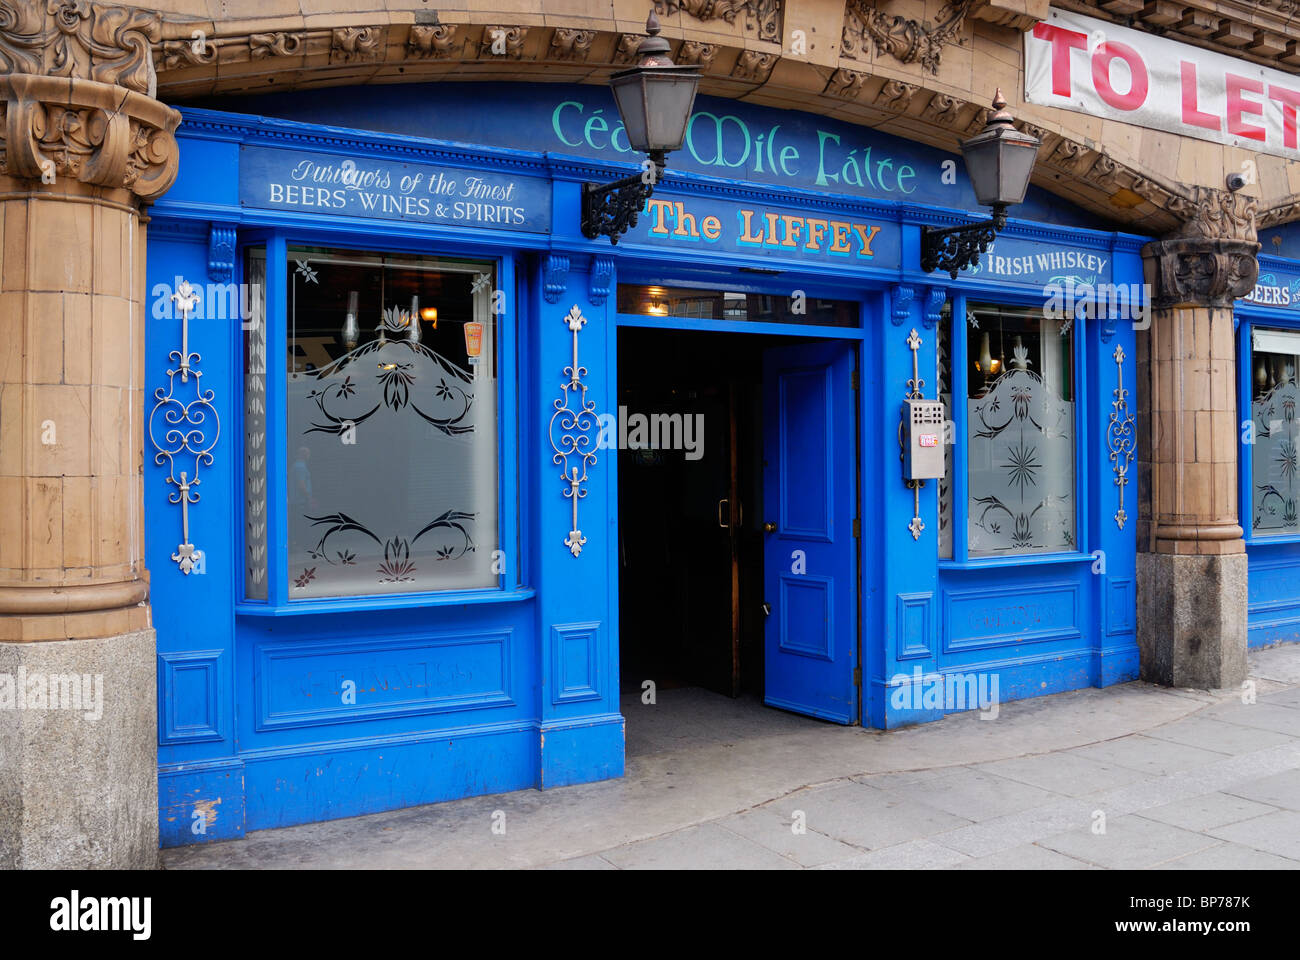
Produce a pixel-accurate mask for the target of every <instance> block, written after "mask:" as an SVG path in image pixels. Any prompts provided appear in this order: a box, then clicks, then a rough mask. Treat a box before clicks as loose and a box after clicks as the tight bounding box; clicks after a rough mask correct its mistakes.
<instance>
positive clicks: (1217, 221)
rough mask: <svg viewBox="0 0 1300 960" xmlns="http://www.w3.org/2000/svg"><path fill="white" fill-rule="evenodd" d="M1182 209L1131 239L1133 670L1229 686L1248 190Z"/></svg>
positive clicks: (1236, 606)
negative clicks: (1180, 222) (1138, 449)
mask: <svg viewBox="0 0 1300 960" xmlns="http://www.w3.org/2000/svg"><path fill="white" fill-rule="evenodd" d="M1195 199H1196V202H1195V204H1193V205H1191V209H1192V211H1193V212H1194V214H1195V215H1194V218H1193V219H1192V220H1191V221H1189V223H1187V224H1185V225H1184V227H1183V229H1182V230H1180V231H1179V232H1178V234H1176V235H1175V236H1172V237H1170V238H1168V239H1164V240H1159V241H1156V242H1154V243H1149V244H1147V245H1146V246H1145V247H1143V249H1142V256H1143V258H1144V262H1145V268H1146V279H1147V282H1148V284H1149V285H1150V289H1151V292H1152V298H1153V299H1152V307H1153V309H1152V317H1151V326H1150V329H1149V330H1148V332H1147V333H1146V334H1145V335H1144V336H1142V337H1139V384H1140V385H1141V388H1142V390H1143V392H1144V393H1145V396H1143V397H1141V399H1140V410H1141V412H1142V414H1143V416H1144V421H1145V422H1144V423H1143V426H1142V430H1141V431H1140V434H1141V437H1142V440H1143V441H1144V442H1143V450H1142V459H1143V460H1144V461H1145V462H1144V463H1142V464H1141V467H1140V471H1139V476H1140V480H1141V502H1142V509H1143V513H1142V516H1141V518H1140V522H1139V525H1138V551H1139V553H1138V565H1137V578H1138V586H1137V589H1138V646H1139V648H1140V651H1141V676H1142V679H1144V680H1148V681H1151V682H1153V683H1160V684H1165V685H1169V686H1176V687H1200V688H1219V687H1229V686H1236V685H1238V684H1240V683H1241V681H1242V680H1244V679H1245V676H1246V547H1245V542H1244V541H1243V539H1242V528H1241V525H1240V523H1239V518H1238V512H1237V505H1238V500H1237V488H1238V476H1239V475H1238V471H1237V457H1238V452H1239V444H1240V437H1241V431H1240V420H1241V417H1240V416H1239V415H1238V412H1237V399H1236V398H1237V377H1236V339H1235V336H1234V329H1235V328H1234V323H1233V309H1232V303H1233V300H1235V299H1236V298H1238V297H1241V296H1244V295H1245V294H1246V293H1247V292H1249V290H1250V289H1251V288H1252V287H1253V286H1254V283H1255V277H1256V275H1257V273H1258V271H1259V266H1258V264H1257V262H1256V260H1255V254H1256V253H1257V252H1258V250H1259V244H1258V243H1256V242H1255V222H1254V220H1255V217H1254V209H1255V208H1254V201H1253V200H1252V199H1249V198H1246V197H1241V196H1239V195H1236V194H1232V193H1226V192H1220V191H1211V190H1204V189H1200V190H1198V196H1197V197H1196V198H1195Z"/></svg>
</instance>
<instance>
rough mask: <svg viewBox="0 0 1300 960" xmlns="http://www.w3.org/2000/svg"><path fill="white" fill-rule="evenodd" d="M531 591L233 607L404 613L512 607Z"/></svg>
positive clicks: (258, 613)
mask: <svg viewBox="0 0 1300 960" xmlns="http://www.w3.org/2000/svg"><path fill="white" fill-rule="evenodd" d="M536 594H537V591H536V590H534V589H533V588H532V587H517V588H515V589H514V590H449V591H446V592H444V593H406V594H397V595H394V596H382V595H378V596H365V597H336V598H328V599H327V598H322V599H319V600H290V601H289V602H288V603H283V604H271V603H258V602H256V601H244V602H242V603H237V604H235V614H236V615H237V616H241V617H292V616H298V615H301V614H312V613H352V612H365V611H373V610H408V609H412V608H416V607H452V606H473V605H475V604H480V603H514V602H518V601H520V600H531V599H532V598H533V597H534V596H536Z"/></svg>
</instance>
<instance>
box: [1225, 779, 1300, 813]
mask: <svg viewBox="0 0 1300 960" xmlns="http://www.w3.org/2000/svg"><path fill="white" fill-rule="evenodd" d="M1228 792H1229V793H1232V794H1234V795H1235V796H1238V797H1245V798H1246V799H1247V800H1255V801H1258V802H1259V803H1261V804H1269V805H1270V806H1273V807H1282V808H1284V809H1286V810H1300V770H1287V771H1285V772H1283V773H1275V774H1273V776H1271V777H1261V778H1260V779H1258V780H1249V781H1247V782H1245V783H1239V784H1237V785H1236V786H1234V787H1232V788H1230V789H1229V791H1228ZM1264 812H1268V811H1261V813H1264ZM1242 819H1245V818H1242Z"/></svg>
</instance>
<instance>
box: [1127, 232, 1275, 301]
mask: <svg viewBox="0 0 1300 960" xmlns="http://www.w3.org/2000/svg"><path fill="white" fill-rule="evenodd" d="M1258 252H1259V244H1258V243H1256V242H1254V241H1250V240H1215V239H1209V238H1206V237H1195V236H1189V237H1175V238H1173V239H1171V240H1157V241H1155V242H1154V243H1148V244H1147V245H1146V246H1144V247H1143V248H1142V258H1143V261H1144V264H1145V267H1146V278H1147V282H1148V283H1150V284H1151V287H1152V305H1153V306H1155V307H1176V306H1210V307H1226V306H1230V305H1231V304H1232V301H1234V300H1236V299H1238V298H1240V297H1244V296H1246V295H1247V294H1248V293H1250V291H1251V290H1252V289H1253V288H1254V286H1255V280H1256V278H1257V277H1258V276H1259V261H1257V260H1256V259H1255V255H1256V254H1257V253H1258Z"/></svg>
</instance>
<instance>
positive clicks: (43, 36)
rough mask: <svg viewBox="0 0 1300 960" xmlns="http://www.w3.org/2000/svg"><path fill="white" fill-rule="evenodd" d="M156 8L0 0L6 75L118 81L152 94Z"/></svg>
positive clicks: (158, 22)
mask: <svg viewBox="0 0 1300 960" xmlns="http://www.w3.org/2000/svg"><path fill="white" fill-rule="evenodd" d="M161 29H162V18H161V16H160V15H159V14H158V13H157V12H155V11H152V10H141V9H139V8H136V7H118V6H110V5H108V4H102V3H91V2H89V0H0V73H8V74H15V73H23V74H32V75H35V76H47V77H70V78H74V79H81V80H95V81H98V82H99V83H109V84H116V85H118V86H121V87H126V88H127V89H128V90H134V91H135V92H136V93H142V94H144V95H146V96H150V97H152V96H153V95H154V94H155V92H156V91H157V86H158V81H157V77H156V75H155V74H154V66H153V53H152V50H151V48H150V44H152V43H156V42H157V41H158V38H159V36H160V32H161Z"/></svg>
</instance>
